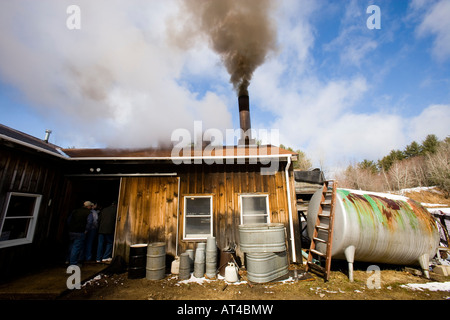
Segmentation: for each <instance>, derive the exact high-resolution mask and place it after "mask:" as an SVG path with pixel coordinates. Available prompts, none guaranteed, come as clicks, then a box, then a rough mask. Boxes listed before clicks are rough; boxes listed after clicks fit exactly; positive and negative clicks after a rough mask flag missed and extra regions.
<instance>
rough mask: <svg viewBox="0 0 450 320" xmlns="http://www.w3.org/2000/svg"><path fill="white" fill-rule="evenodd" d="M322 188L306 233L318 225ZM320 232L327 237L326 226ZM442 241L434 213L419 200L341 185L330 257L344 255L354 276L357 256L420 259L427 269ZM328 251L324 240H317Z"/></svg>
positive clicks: (410, 261) (387, 260) (381, 260)
mask: <svg viewBox="0 0 450 320" xmlns="http://www.w3.org/2000/svg"><path fill="white" fill-rule="evenodd" d="M321 198H322V190H318V191H317V192H316V193H315V194H314V195H313V197H312V199H311V202H310V204H309V208H308V235H309V236H310V238H311V235H312V234H313V231H314V224H315V221H316V218H317V211H318V208H319V205H320V201H321ZM319 238H324V239H326V238H327V236H326V235H325V234H323V231H320V232H319ZM438 246H439V232H438V228H437V225H436V223H435V221H434V219H433V218H432V217H431V214H430V213H429V212H428V211H427V210H426V209H425V208H424V207H423V206H422V205H421V204H420V203H418V202H416V201H414V200H412V199H409V198H406V197H403V196H397V195H391V194H384V193H375V192H367V191H358V190H349V189H339V188H338V189H337V191H336V207H335V220H334V231H333V244H332V257H333V258H334V259H346V260H347V262H348V263H349V276H350V280H353V271H352V270H353V262H354V260H356V261H365V262H374V263H390V264H404V265H413V264H418V263H419V264H420V266H421V267H422V269H423V270H424V271H425V274H426V275H427V276H429V274H428V263H429V259H431V258H433V257H434V256H435V254H436V251H437V248H438ZM316 248H317V250H318V251H321V252H323V253H324V252H325V245H324V244H322V243H317V247H316Z"/></svg>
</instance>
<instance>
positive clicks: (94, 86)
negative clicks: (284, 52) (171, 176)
mask: <svg viewBox="0 0 450 320" xmlns="http://www.w3.org/2000/svg"><path fill="white" fill-rule="evenodd" d="M70 4H72V2H70V1H57V2H55V1H39V2H37V1H20V2H19V1H17V2H7V3H6V2H2V3H1V4H0V59H1V60H0V77H1V78H2V80H3V81H5V82H6V83H9V84H12V85H13V86H15V87H17V88H18V89H19V90H20V91H21V92H22V93H23V94H24V96H25V97H26V98H27V99H28V101H29V102H30V104H32V105H34V106H35V107H36V108H38V109H39V110H40V112H41V113H43V114H50V115H51V116H50V117H52V118H53V119H54V120H55V121H58V122H59V123H60V124H61V126H60V130H61V129H62V128H67V133H58V132H55V133H54V134H60V135H66V136H69V133H68V130H73V128H78V129H77V130H76V131H77V134H76V137H75V136H74V137H73V138H71V139H70V141H65V142H64V143H65V144H68V145H73V144H76V145H77V146H78V147H83V146H86V144H87V141H89V143H92V140H90V137H92V136H95V137H98V139H97V144H100V145H102V144H103V145H113V146H121V147H124V146H144V145H150V144H155V143H158V142H161V141H165V142H168V141H170V136H171V132H172V131H173V130H174V129H176V128H180V127H183V128H184V127H185V128H190V127H192V126H193V121H194V120H202V121H204V125H205V127H206V126H209V125H213V126H215V127H217V128H225V127H231V126H232V124H231V115H230V113H229V112H228V110H227V108H226V106H225V104H224V102H223V100H222V99H221V98H220V97H219V95H218V94H217V93H211V92H209V93H206V95H204V96H198V95H196V94H194V93H192V92H190V90H189V88H187V87H186V86H185V85H186V84H185V83H182V81H181V82H180V81H179V79H180V76H181V74H182V73H183V72H185V73H187V75H189V74H192V75H196V74H202V73H203V74H204V73H205V71H206V70H209V72H211V74H215V73H216V72H215V71H217V70H219V66H218V65H217V60H215V59H214V57H213V55H212V54H211V53H210V52H209V51H206V50H193V51H191V52H189V54H185V52H183V51H180V50H175V49H174V48H173V47H172V46H171V45H170V42H169V41H168V39H167V33H166V26H167V19H169V18H170V17H172V15H173V14H174V13H175V12H176V10H177V2H175V1H143V0H134V1H132V2H130V1H87V0H80V1H77V5H78V6H79V7H80V10H81V29H80V30H69V29H67V27H66V19H67V18H68V14H67V13H66V9H67V7H68V6H69V5H70ZM186 66H187V67H186ZM206 105H207V106H206ZM214 108H217V110H215V112H212V111H211V110H214ZM217 115H220V117H217ZM83 138H85V139H83ZM75 139H76V140H75ZM59 140H60V139H59ZM80 141H86V143H85V144H79V143H80Z"/></svg>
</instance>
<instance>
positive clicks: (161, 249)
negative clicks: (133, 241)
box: [146, 242, 166, 280]
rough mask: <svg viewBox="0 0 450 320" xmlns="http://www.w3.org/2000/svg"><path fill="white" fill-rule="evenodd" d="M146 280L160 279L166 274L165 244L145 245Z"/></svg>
mask: <svg viewBox="0 0 450 320" xmlns="http://www.w3.org/2000/svg"><path fill="white" fill-rule="evenodd" d="M146 270H147V272H146V278H147V280H161V279H163V278H164V277H165V275H166V244H165V243H164V242H155V243H150V244H149V245H148V247H147V267H146Z"/></svg>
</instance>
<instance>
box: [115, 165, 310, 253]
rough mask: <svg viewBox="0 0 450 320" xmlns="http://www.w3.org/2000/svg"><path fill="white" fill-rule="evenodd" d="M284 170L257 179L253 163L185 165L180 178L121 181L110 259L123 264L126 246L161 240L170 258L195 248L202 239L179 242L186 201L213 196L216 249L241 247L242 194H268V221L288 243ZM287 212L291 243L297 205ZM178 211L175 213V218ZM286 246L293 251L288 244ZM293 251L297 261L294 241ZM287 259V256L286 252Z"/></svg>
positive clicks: (141, 178)
mask: <svg viewBox="0 0 450 320" xmlns="http://www.w3.org/2000/svg"><path fill="white" fill-rule="evenodd" d="M284 165H285V163H284V164H283V165H281V164H280V168H279V169H280V170H279V171H278V172H276V173H275V174H274V175H261V173H260V169H261V167H260V166H259V165H251V164H243V165H186V166H180V167H177V168H176V169H177V170H175V171H178V178H177V177H129V178H122V182H121V190H120V196H119V206H118V217H117V227H116V236H115V247H114V248H115V249H114V254H115V255H122V256H124V258H125V259H126V260H127V259H128V255H129V246H130V245H132V244H137V243H150V242H160V241H162V242H165V243H166V252H167V253H168V254H171V255H173V256H175V255H176V254H180V253H182V252H184V251H185V250H186V249H189V248H191V249H193V248H195V245H196V243H197V242H199V241H202V240H191V239H189V240H185V239H183V230H184V197H185V196H193V195H199V196H201V195H203V196H204V195H211V196H212V201H213V217H212V219H213V234H214V236H215V237H216V240H217V243H218V246H219V248H220V249H226V248H230V247H231V248H235V246H236V245H238V244H239V229H238V226H239V224H240V223H241V220H240V219H241V216H240V212H241V208H240V201H239V197H240V195H243V194H264V195H268V197H269V214H270V221H271V222H273V223H283V224H284V225H285V227H286V234H287V236H288V240H289V239H290V228H289V209H288V197H287V191H286V190H287V189H286V179H285V172H284ZM289 174H290V186H291V199H295V189H294V181H293V172H292V170H291V171H290V172H289ZM178 179H180V194H178ZM178 201H179V206H178ZM291 208H292V210H293V211H292V212H293V214H292V216H293V223H294V230H295V232H296V233H297V234H296V235H295V238H296V239H300V234H299V222H298V216H297V211H296V209H295V201H294V202H293V203H291ZM177 212H179V216H178V219H177ZM177 225H178V232H177ZM177 234H178V239H177V238H176V237H177ZM203 241H204V240H203ZM177 243H178V250H177V247H176V244H177ZM287 243H288V247H289V250H291V243H290V241H287ZM296 252H297V253H296V255H297V259H299V258H300V259H301V247H300V241H297V240H296ZM289 255H290V256H291V253H290V252H289ZM291 258H292V256H291ZM297 261H298V260H297ZM300 261H301V260H300Z"/></svg>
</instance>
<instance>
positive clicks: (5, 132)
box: [0, 124, 60, 155]
mask: <svg viewBox="0 0 450 320" xmlns="http://www.w3.org/2000/svg"><path fill="white" fill-rule="evenodd" d="M0 138H2V139H5V140H8V141H11V142H16V143H22V144H24V145H26V146H29V147H31V148H35V149H43V150H46V151H49V152H51V153H54V154H57V155H60V153H59V152H58V148H59V147H58V146H57V145H54V144H52V143H50V142H45V141H44V140H41V139H38V138H36V137H33V136H31V135H29V134H26V133H24V132H21V131H18V130H15V129H12V128H10V127H7V126H5V125H3V124H0Z"/></svg>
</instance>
